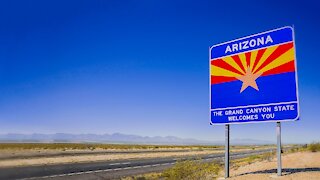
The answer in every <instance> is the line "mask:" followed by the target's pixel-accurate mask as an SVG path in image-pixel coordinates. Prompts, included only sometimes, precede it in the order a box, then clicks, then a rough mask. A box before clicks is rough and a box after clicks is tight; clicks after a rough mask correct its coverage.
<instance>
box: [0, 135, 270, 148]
mask: <svg viewBox="0 0 320 180" xmlns="http://www.w3.org/2000/svg"><path fill="white" fill-rule="evenodd" d="M0 142H70V143H71V142H72V143H76V142H78V143H117V144H167V145H223V144H224V141H203V140H197V139H186V138H178V137H175V136H165V137H161V136H154V137H149V136H138V135H127V134H121V133H114V134H102V135H99V134H68V133H55V134H37V133H34V134H14V133H9V134H2V135H0ZM231 144H237V145H245V144H254V145H260V144H272V142H269V141H260V140H253V139H234V140H231Z"/></svg>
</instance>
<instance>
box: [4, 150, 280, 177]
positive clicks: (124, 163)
mask: <svg viewBox="0 0 320 180" xmlns="http://www.w3.org/2000/svg"><path fill="white" fill-rule="evenodd" d="M270 151H275V149H264V150H252V151H244V152H236V153H231V159H235V158H243V157H246V156H250V155H253V154H261V153H266V152H270ZM200 157H201V159H202V160H203V161H214V160H216V161H219V160H220V161H221V160H222V159H223V157H224V153H218V154H211V155H203V156H200ZM196 158H199V156H197V157H195V156H189V157H184V158H174V157H170V158H152V159H130V160H118V161H104V162H88V163H74V164H57V165H42V166H28V167H15V168H0V179H1V180H10V179H48V178H50V179H117V178H120V177H123V176H130V175H135V174H142V173H148V172H157V171H162V170H164V169H166V168H168V167H170V166H172V165H174V164H175V163H176V162H177V161H178V160H185V159H196Z"/></svg>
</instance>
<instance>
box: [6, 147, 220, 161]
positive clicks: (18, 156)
mask: <svg viewBox="0 0 320 180" xmlns="http://www.w3.org/2000/svg"><path fill="white" fill-rule="evenodd" d="M206 150H213V151H219V150H224V148H212V149H206ZM192 151H199V149H173V150H170V149H169V150H162V149H161V150H134V151H133V150H119V151H84V152H81V151H78V152H77V151H71V152H68V151H66V152H57V153H46V152H44V153H39V154H18V155H11V156H5V157H1V156H0V160H10V159H27V158H42V157H63V156H81V155H108V154H123V153H126V154H139V153H140V154H141V153H157V152H192Z"/></svg>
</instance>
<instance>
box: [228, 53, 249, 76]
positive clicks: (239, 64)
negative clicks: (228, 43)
mask: <svg viewBox="0 0 320 180" xmlns="http://www.w3.org/2000/svg"><path fill="white" fill-rule="evenodd" d="M231 57H232V59H233V60H234V61H235V62H236V63H237V64H238V66H239V67H240V68H241V69H242V70H243V72H246V69H245V68H244V67H243V64H242V63H241V60H240V58H239V56H238V55H234V56H231Z"/></svg>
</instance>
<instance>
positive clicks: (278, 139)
mask: <svg viewBox="0 0 320 180" xmlns="http://www.w3.org/2000/svg"><path fill="white" fill-rule="evenodd" d="M276 131H277V159H278V168H277V174H278V176H281V173H282V163H281V124H280V122H277V130H276Z"/></svg>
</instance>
